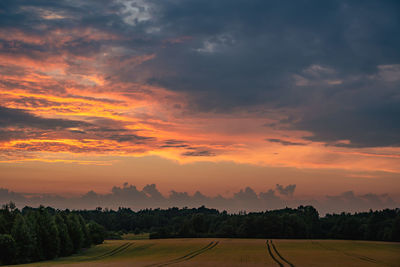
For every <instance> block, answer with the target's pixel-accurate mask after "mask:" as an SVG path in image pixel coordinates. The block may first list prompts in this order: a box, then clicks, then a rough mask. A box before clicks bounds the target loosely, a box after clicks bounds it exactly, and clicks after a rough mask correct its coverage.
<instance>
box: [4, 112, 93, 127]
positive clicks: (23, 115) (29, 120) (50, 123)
mask: <svg viewBox="0 0 400 267" xmlns="http://www.w3.org/2000/svg"><path fill="white" fill-rule="evenodd" d="M87 125H89V124H87V123H85V122H81V121H74V120H63V119H47V118H41V117H38V116H35V115H32V114H30V113H28V112H25V111H23V110H20V109H13V108H6V107H2V106H0V127H8V126H19V127H33V128H38V129H65V128H71V127H80V126H87Z"/></svg>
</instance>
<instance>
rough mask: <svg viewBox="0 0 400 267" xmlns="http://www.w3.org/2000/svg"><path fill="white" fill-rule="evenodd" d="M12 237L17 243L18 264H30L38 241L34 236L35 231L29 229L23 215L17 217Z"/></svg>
mask: <svg viewBox="0 0 400 267" xmlns="http://www.w3.org/2000/svg"><path fill="white" fill-rule="evenodd" d="M11 235H12V237H13V239H14V240H15V243H16V248H17V251H16V255H17V259H18V260H17V262H18V263H25V262H29V261H30V260H31V259H32V257H33V255H34V250H35V246H36V242H35V241H36V240H35V238H34V235H33V229H31V228H30V227H29V225H28V224H27V223H26V220H25V218H24V217H23V216H22V215H21V214H18V215H17V216H16V217H15V222H14V226H13V228H12V230H11Z"/></svg>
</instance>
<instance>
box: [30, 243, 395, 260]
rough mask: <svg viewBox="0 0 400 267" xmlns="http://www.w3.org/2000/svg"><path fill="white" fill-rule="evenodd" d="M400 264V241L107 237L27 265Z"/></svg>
mask: <svg viewBox="0 0 400 267" xmlns="http://www.w3.org/2000/svg"><path fill="white" fill-rule="evenodd" d="M70 265H73V266H77V267H78V266H147V267H161V266H307V267H309V266H317V267H321V266H341V267H347V266H400V243H385V242H368V241H341V240H340V241H339V240H280V239H278V240H268V241H267V240H262V239H157V240H108V241H105V243H104V244H102V245H98V246H96V247H92V248H90V249H88V250H86V251H84V252H82V253H81V254H78V255H74V256H71V257H67V258H60V259H57V260H53V261H48V262H40V263H32V264H26V265H23V266H70Z"/></svg>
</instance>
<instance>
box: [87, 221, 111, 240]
mask: <svg viewBox="0 0 400 267" xmlns="http://www.w3.org/2000/svg"><path fill="white" fill-rule="evenodd" d="M88 229H89V233H90V237H91V240H92V243H93V244H95V245H97V244H101V243H103V242H104V238H105V236H106V234H107V232H106V229H105V228H104V227H103V226H101V225H100V224H98V223H96V222H93V221H91V222H90V223H89V224H88Z"/></svg>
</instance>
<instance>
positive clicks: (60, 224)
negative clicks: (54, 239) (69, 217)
mask: <svg viewBox="0 0 400 267" xmlns="http://www.w3.org/2000/svg"><path fill="white" fill-rule="evenodd" d="M55 222H56V225H57V230H58V238H59V239H60V256H69V255H71V254H72V252H73V250H74V246H73V244H72V241H71V238H70V236H69V232H68V227H67V225H66V223H65V221H64V218H63V217H62V216H61V215H60V214H57V215H56V217H55Z"/></svg>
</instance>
